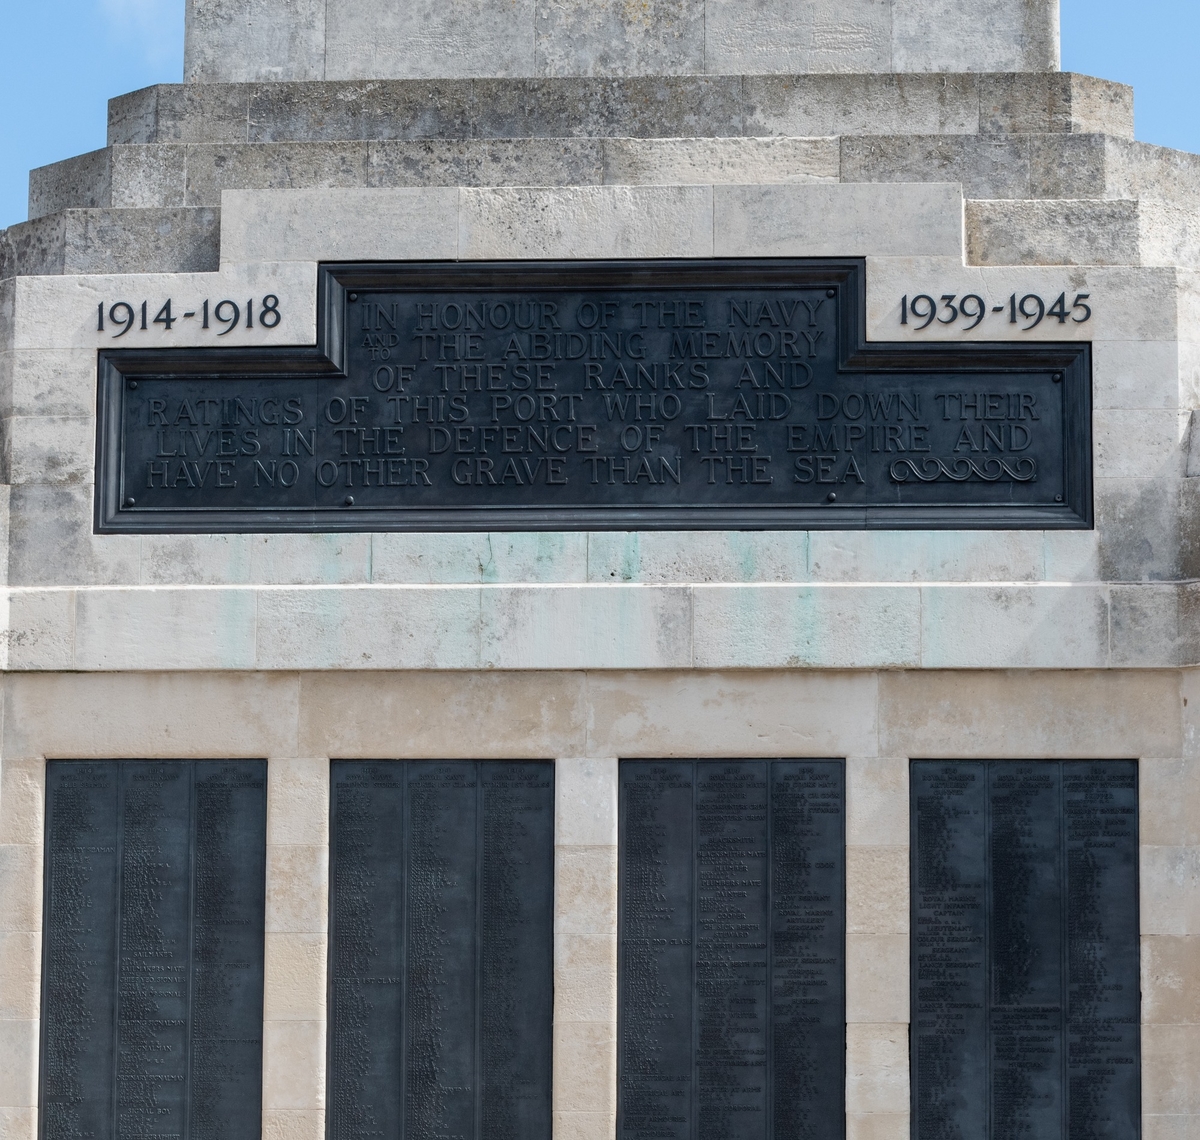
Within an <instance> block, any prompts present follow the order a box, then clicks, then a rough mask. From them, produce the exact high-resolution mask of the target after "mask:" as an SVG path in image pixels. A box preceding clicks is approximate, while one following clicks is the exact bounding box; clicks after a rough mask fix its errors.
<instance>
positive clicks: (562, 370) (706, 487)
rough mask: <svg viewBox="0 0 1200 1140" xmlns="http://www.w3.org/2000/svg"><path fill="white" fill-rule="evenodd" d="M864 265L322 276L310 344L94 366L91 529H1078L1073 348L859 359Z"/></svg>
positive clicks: (945, 348)
mask: <svg viewBox="0 0 1200 1140" xmlns="http://www.w3.org/2000/svg"><path fill="white" fill-rule="evenodd" d="M864 275H865V270H864V266H863V263H862V262H860V261H829V262H813V261H783V260H772V261H752V262H748V261H708V262H704V261H674V262H672V261H662V262H608V263H593V262H580V263H501V264H475V265H469V264H463V265H459V264H454V265H446V264H427V265H411V264H408V265H377V266H371V265H338V266H325V267H323V269H322V272H321V275H320V286H319V298H318V343H317V346H316V348H314V349H293V350H281V349H259V350H254V349H240V350H235V349H196V350H186V351H182V350H181V351H173V350H143V351H138V350H126V351H120V350H114V351H107V352H104V353H102V354H101V362H100V427H99V440H98V449H97V456H98V459H97V464H98V468H97V480H96V482H97V492H98V493H97V497H96V527H97V530H99V531H101V532H112V531H127V532H136V533H147V532H155V531H280V530H529V529H534V530H539V529H541V530H546V529H646V528H668V529H669V528H684V529H694V528H714V529H716V528H721V529H754V528H812V527H821V528H862V527H1036V528H1046V527H1088V526H1090V525H1091V520H1092V507H1091V434H1090V432H1091V425H1090V420H1091V413H1090V387H1091V363H1090V359H1091V358H1090V349H1089V347H1088V346H1087V345H1086V344H1082V345H1081V344H980V343H961V344H935V343H912V342H909V343H905V344H868V343H867V342H866V340H865V316H864V298H865V288H864ZM260 315H261V314H260Z"/></svg>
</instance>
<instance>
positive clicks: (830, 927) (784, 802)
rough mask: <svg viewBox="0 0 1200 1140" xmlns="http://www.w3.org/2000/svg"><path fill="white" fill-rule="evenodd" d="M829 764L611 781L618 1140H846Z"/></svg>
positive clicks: (836, 855)
mask: <svg viewBox="0 0 1200 1140" xmlns="http://www.w3.org/2000/svg"><path fill="white" fill-rule="evenodd" d="M844 812H845V774H844V770H843V765H842V762H841V761H839V760H664V761H654V760H626V761H622V763H621V769H620V838H619V843H620V848H619V851H620V854H619V859H620V870H619V882H620V897H619V904H618V919H617V922H618V939H619V953H620V958H619V960H618V996H617V1001H618V1014H617V1017H618V1026H617V1034H618V1046H617V1048H618V1053H617V1070H618V1100H617V1137H618V1140H696V1138H697V1137H700V1138H703V1140H768V1138H771V1137H789V1138H790V1137H795V1138H796V1140H808V1138H810V1137H811V1138H812V1140H818V1138H819V1140H837V1138H838V1137H841V1136H844V1135H845V1085H846V989H845V975H846V964H845V925H846V923H845V918H846V909H845V895H846V892H845V859H844V852H845V816H844Z"/></svg>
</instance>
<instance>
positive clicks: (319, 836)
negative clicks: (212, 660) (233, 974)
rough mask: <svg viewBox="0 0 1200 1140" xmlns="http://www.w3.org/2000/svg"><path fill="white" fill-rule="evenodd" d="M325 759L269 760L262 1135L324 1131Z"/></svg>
mask: <svg viewBox="0 0 1200 1140" xmlns="http://www.w3.org/2000/svg"><path fill="white" fill-rule="evenodd" d="M328 937H329V761H328V760H327V759H324V758H318V759H307V758H305V759H291V758H289V759H283V758H272V759H270V760H269V761H268V763H267V908H266V945H265V952H266V968H265V978H264V982H265V986H264V1000H263V1007H264V1008H263V1134H264V1137H266V1138H267V1140H320V1138H321V1137H323V1136H324V1134H325V1031H326V1016H325V995H326V952H327V951H326V946H327V942H328Z"/></svg>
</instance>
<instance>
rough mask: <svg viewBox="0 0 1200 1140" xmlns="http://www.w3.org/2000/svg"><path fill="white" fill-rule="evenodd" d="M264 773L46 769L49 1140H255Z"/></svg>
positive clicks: (80, 765) (134, 763) (242, 767)
mask: <svg viewBox="0 0 1200 1140" xmlns="http://www.w3.org/2000/svg"><path fill="white" fill-rule="evenodd" d="M265 859H266V764H265V762H263V761H261V760H240V761H225V760H222V761H217V760H198V761H182V760H170V761H162V762H159V761H150V760H100V761H74V760H55V761H51V762H50V763H49V764H47V766H46V886H45V892H46V894H45V946H44V954H45V957H44V965H43V977H42V987H43V988H42V1055H41V1076H42V1087H41V1121H42V1133H41V1135H42V1140H258V1137H259V1135H260V1132H261V1125H260V1122H261V1118H262V1111H261V1109H262V1091H261V1090H262V1005H263V927H264V922H263V917H264V907H265V894H264V891H265V877H264V874H265Z"/></svg>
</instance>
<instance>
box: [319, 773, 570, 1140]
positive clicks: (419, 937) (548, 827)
mask: <svg viewBox="0 0 1200 1140" xmlns="http://www.w3.org/2000/svg"><path fill="white" fill-rule="evenodd" d="M331 791H332V796H331V821H332V834H331V836H330V872H331V873H330V884H331V895H330V908H329V914H330V924H329V925H330V955H329V1121H328V1138H329V1140H363V1138H364V1137H374V1138H377V1140H429V1138H431V1137H456V1138H460V1140H550V1136H551V1131H552V1128H551V1102H550V1080H551V1019H552V1016H553V994H554V980H553V973H554V966H553V942H554V931H553V926H554V916H553V906H554V900H553V893H554V765H553V764H552V763H550V762H546V761H528V762H516V761H507V760H483V761H474V760H453V761H434V760H429V761H424V760H422V761H417V760H412V761H402V760H383V761H366V760H364V761H359V760H353V761H351V760H346V761H341V760H339V761H335V762H334V763H333V766H332V789H331Z"/></svg>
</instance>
